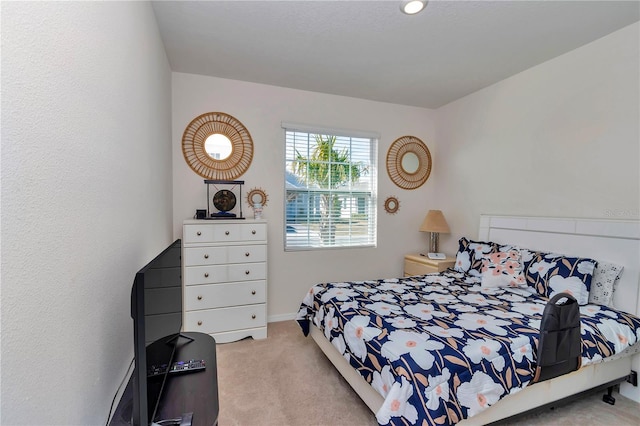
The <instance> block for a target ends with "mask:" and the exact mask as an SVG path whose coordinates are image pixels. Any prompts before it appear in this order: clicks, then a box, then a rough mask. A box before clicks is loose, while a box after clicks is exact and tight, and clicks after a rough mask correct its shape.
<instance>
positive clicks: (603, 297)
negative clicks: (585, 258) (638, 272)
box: [589, 260, 624, 307]
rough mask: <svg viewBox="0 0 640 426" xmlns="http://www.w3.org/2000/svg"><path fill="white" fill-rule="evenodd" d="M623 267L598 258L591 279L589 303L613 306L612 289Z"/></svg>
mask: <svg viewBox="0 0 640 426" xmlns="http://www.w3.org/2000/svg"><path fill="white" fill-rule="evenodd" d="M623 269H624V267H623V266H620V265H616V264H615V263H609V262H603V261H600V260H599V261H598V266H596V269H595V272H594V273H593V279H592V280H591V289H590V290H589V303H595V304H598V305H604V306H609V307H613V291H614V290H615V285H616V283H617V282H618V278H620V274H621V273H622V270H623Z"/></svg>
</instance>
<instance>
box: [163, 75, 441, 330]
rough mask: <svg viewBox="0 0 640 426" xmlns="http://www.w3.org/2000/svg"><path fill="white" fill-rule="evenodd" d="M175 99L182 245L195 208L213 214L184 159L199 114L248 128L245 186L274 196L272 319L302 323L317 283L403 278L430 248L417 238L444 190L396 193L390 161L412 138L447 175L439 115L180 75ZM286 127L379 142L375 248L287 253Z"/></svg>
mask: <svg viewBox="0 0 640 426" xmlns="http://www.w3.org/2000/svg"><path fill="white" fill-rule="evenodd" d="M172 90H173V150H174V154H173V155H174V199H173V208H174V214H173V222H174V236H176V237H178V236H180V235H181V234H182V221H183V220H184V219H189V218H191V217H192V216H193V215H194V213H195V209H196V208H206V188H205V185H204V184H203V182H202V178H201V177H199V176H198V175H197V174H195V173H194V172H193V171H192V170H191V169H190V168H189V166H188V165H187V163H186V162H185V160H184V157H183V155H182V151H181V141H182V134H183V132H184V129H185V127H186V126H187V125H188V124H189V122H190V121H191V120H193V119H194V118H195V117H197V116H198V115H200V114H203V113H205V112H209V111H222V112H226V113H227V114H231V115H232V116H234V117H236V118H237V119H238V120H240V121H241V122H242V123H243V124H244V125H245V127H247V129H248V130H249V132H250V133H251V136H252V138H253V142H254V157H253V163H252V164H251V167H250V168H249V170H248V171H247V172H246V173H245V174H244V175H243V176H242V177H241V179H243V180H245V181H246V189H247V190H248V189H251V188H253V187H261V188H263V189H264V190H265V191H266V192H267V193H268V195H269V201H268V204H267V206H266V207H265V208H264V211H263V216H264V217H265V219H267V220H268V221H269V234H268V236H269V253H268V255H269V272H268V273H269V282H268V286H269V289H268V315H269V317H270V319H275V318H282V316H285V317H286V316H287V315H289V316H290V315H291V314H292V313H295V312H296V311H297V310H298V307H299V305H300V300H302V297H303V296H304V294H305V293H306V292H307V291H308V289H309V288H310V287H311V286H312V285H314V284H317V283H318V282H321V281H325V280H347V279H367V278H371V277H383V276H387V277H390V276H394V277H395V276H398V274H402V267H403V262H402V260H403V256H404V254H405V253H408V252H416V251H418V250H420V249H423V248H425V247H426V246H427V235H426V234H424V233H422V232H419V231H418V228H419V227H420V224H421V223H422V220H423V219H424V216H425V214H426V212H427V210H428V209H430V208H439V205H438V202H437V200H435V199H434V196H433V194H434V192H435V188H436V187H437V184H438V183H437V181H436V180H435V179H434V178H433V174H432V176H431V177H430V178H429V180H427V182H426V183H425V184H424V185H423V186H422V187H420V188H418V189H415V190H411V191H409V190H403V189H400V188H398V187H397V186H395V185H394V184H393V183H392V182H391V180H390V179H389V176H388V175H387V169H386V155H387V149H388V148H389V146H390V145H391V143H392V142H393V141H394V140H395V139H397V138H399V137H401V136H405V135H413V136H416V137H418V138H420V139H421V140H422V141H424V142H425V144H426V145H427V146H428V147H429V149H430V150H431V155H432V157H433V161H434V165H433V169H432V170H436V169H438V168H439V167H441V166H440V162H439V154H438V149H439V146H438V143H437V141H436V140H434V137H433V135H434V132H435V127H434V122H433V115H434V112H433V110H429V109H424V108H416V107H407V106H401V105H394V104H388V103H381V102H372V101H365V100H361V99H354V98H347V97H343V96H335V95H325V94H320V93H312V92H305V91H301V90H292V89H285V88H281V87H275V86H267V85H262V84H254V83H244V82H240V81H234V80H225V79H220V78H212V77H203V76H197V75H191V74H182V73H174V74H173V87H172ZM282 121H289V122H296V123H307V124H312V125H316V126H324V127H334V128H341V129H355V130H366V131H373V132H378V133H379V134H380V141H379V145H378V196H379V197H378V246H377V247H376V248H358V249H333V250H314V251H302V252H284V242H283V238H284V219H283V218H284V214H283V212H284V131H283V130H282V128H281V122H282ZM432 173H433V172H432ZM391 195H393V196H396V197H397V198H398V199H399V200H400V210H399V211H398V213H397V214H395V215H389V214H387V213H386V212H385V211H384V208H383V206H384V200H385V199H386V198H387V197H388V196H391ZM244 201H245V200H243V202H244ZM244 208H247V206H246V204H245V205H244ZM245 211H248V212H249V213H251V212H252V211H251V210H250V209H247V210H245Z"/></svg>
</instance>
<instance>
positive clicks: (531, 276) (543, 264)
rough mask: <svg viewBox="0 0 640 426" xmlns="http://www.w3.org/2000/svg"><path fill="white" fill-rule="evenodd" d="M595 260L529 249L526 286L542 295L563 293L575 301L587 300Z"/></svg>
mask: <svg viewBox="0 0 640 426" xmlns="http://www.w3.org/2000/svg"><path fill="white" fill-rule="evenodd" d="M596 264H597V262H596V261H595V260H593V259H589V258H581V257H567V256H563V255H560V254H553V253H544V252H532V258H531V260H530V261H528V262H525V265H526V269H525V271H524V273H525V278H526V281H527V285H529V286H531V287H533V288H535V289H536V291H537V292H538V293H539V294H541V295H542V296H545V297H549V298H551V297H553V296H554V295H556V294H557V293H562V292H566V293H569V294H571V295H572V296H573V297H575V298H576V300H577V301H578V304H580V305H586V304H587V303H589V290H590V288H591V281H592V279H593V271H594V269H595V267H596Z"/></svg>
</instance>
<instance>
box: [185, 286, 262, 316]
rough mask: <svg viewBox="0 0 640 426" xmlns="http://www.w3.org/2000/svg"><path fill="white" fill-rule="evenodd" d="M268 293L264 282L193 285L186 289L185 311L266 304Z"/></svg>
mask: <svg viewBox="0 0 640 426" xmlns="http://www.w3.org/2000/svg"><path fill="white" fill-rule="evenodd" d="M266 293H267V283H266V281H264V280H259V281H245V282H240V283H226V284H204V285H193V286H189V287H187V288H186V289H185V294H184V309H185V311H194V310H197V309H211V308H221V307H225V306H238V305H251V304H254V303H265V301H266V300H267V299H266Z"/></svg>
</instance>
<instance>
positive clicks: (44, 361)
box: [0, 2, 172, 425]
mask: <svg viewBox="0 0 640 426" xmlns="http://www.w3.org/2000/svg"><path fill="white" fill-rule="evenodd" d="M170 84H171V76H170V70H169V65H168V61H167V59H166V55H165V53H164V49H163V46H162V43H161V41H160V37H159V33H158V30H157V26H156V22H155V18H154V15H153V11H152V9H151V7H150V5H149V4H148V3H139V2H125V3H116V2H100V3H94V2H74V3H66V2H33V3H22V2H19V3H15V2H2V169H1V170H2V219H1V224H2V378H1V382H2V406H1V407H2V408H1V418H0V423H2V424H12V425H14V424H29V425H35V424H42V425H44V424H46V425H53V424H64V425H71V424H75V425H91V424H104V422H105V421H106V419H107V413H108V410H109V405H110V403H111V399H112V397H113V395H114V394H115V392H116V389H117V387H118V385H119V383H120V381H121V380H122V378H123V376H124V375H125V370H126V368H127V366H128V364H129V362H130V361H131V359H132V357H133V333H132V321H131V318H130V316H129V306H130V305H129V304H130V300H129V297H130V289H131V284H132V281H133V276H134V274H135V272H136V271H137V269H139V268H140V267H141V266H143V265H144V264H145V263H146V262H147V261H148V260H150V259H151V257H152V256H154V255H155V254H157V253H158V252H159V251H160V250H161V249H162V248H164V247H165V246H166V245H168V243H170V241H171V237H172V232H171V208H172V207H171V206H172V191H171V188H172V187H171V161H172V158H171V155H172V154H171V148H170V143H171V142H170V138H171V136H170V132H171V127H170V123H171V122H170V120H171V115H170V114H171V113H170V102H171V99H170V96H171V92H170Z"/></svg>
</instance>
